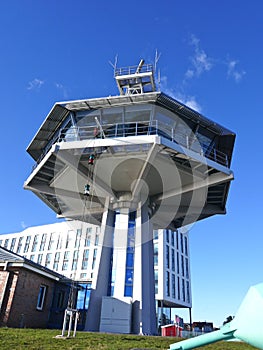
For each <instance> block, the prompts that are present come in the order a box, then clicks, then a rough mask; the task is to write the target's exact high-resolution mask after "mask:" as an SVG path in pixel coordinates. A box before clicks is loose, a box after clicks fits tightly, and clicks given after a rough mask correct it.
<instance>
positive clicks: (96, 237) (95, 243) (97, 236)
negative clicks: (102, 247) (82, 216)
mask: <svg viewBox="0 0 263 350" xmlns="http://www.w3.org/2000/svg"><path fill="white" fill-rule="evenodd" d="M99 237H100V236H99V235H96V236H95V242H94V245H96V246H97V245H98V244H99Z"/></svg>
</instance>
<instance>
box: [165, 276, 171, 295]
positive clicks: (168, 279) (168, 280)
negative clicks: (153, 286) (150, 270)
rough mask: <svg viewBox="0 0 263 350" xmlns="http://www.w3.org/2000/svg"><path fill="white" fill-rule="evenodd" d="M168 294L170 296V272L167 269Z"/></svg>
mask: <svg viewBox="0 0 263 350" xmlns="http://www.w3.org/2000/svg"><path fill="white" fill-rule="evenodd" d="M166 295H167V296H168V297H169V296H170V272H168V271H166Z"/></svg>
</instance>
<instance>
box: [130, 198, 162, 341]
mask: <svg viewBox="0 0 263 350" xmlns="http://www.w3.org/2000/svg"><path fill="white" fill-rule="evenodd" d="M153 255H154V252H153V228H152V224H151V222H150V220H149V215H148V204H147V202H146V203H145V204H144V205H140V206H139V208H138V210H137V218H136V237H135V255H134V282H133V302H134V307H133V331H134V333H143V334H151V335H155V334H157V324H156V307H155V286H154V261H153Z"/></svg>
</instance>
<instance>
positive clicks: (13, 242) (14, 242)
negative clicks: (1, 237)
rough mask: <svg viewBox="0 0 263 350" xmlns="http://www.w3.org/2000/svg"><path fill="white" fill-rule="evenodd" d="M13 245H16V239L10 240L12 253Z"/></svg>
mask: <svg viewBox="0 0 263 350" xmlns="http://www.w3.org/2000/svg"><path fill="white" fill-rule="evenodd" d="M15 244H16V238H12V241H11V246H10V250H11V252H13V251H14V247H15ZM0 245H1V243H0Z"/></svg>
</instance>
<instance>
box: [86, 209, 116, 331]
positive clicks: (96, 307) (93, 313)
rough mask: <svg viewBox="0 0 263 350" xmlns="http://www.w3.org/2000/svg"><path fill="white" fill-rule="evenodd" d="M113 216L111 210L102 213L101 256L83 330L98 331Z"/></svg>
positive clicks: (109, 263)
mask: <svg viewBox="0 0 263 350" xmlns="http://www.w3.org/2000/svg"><path fill="white" fill-rule="evenodd" d="M114 218H115V214H114V212H113V211H111V210H106V211H105V212H104V213H103V218H102V225H101V240H100V242H101V244H102V247H101V256H100V257H99V256H98V261H99V265H98V266H97V270H96V271H95V276H94V281H96V280H97V283H96V285H94V284H92V291H91V294H90V303H89V308H88V312H87V319H86V324H85V330H89V331H99V326H100V313H101V302H102V297H103V296H107V295H108V288H109V283H110V280H109V278H110V267H111V256H112V241H113V229H114ZM96 275H97V279H96Z"/></svg>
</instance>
